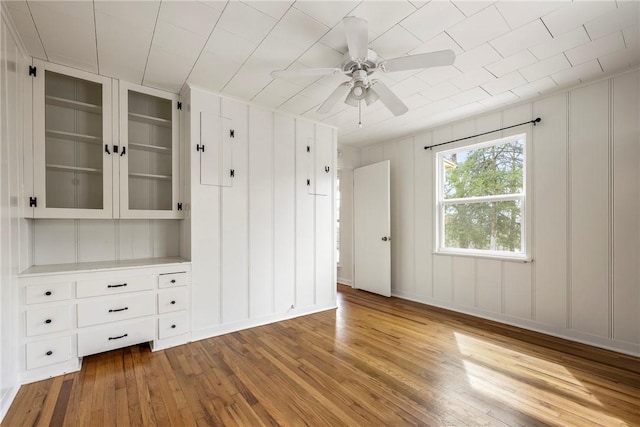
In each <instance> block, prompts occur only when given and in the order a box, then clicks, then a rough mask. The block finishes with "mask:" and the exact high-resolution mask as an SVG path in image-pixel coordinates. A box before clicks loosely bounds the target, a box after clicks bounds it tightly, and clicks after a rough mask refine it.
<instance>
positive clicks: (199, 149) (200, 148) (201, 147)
mask: <svg viewBox="0 0 640 427" xmlns="http://www.w3.org/2000/svg"><path fill="white" fill-rule="evenodd" d="M196 151H202V152H203V153H204V145H200V144H196Z"/></svg>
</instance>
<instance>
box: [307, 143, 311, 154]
mask: <svg viewBox="0 0 640 427" xmlns="http://www.w3.org/2000/svg"><path fill="white" fill-rule="evenodd" d="M310 152H311V147H310V146H309V145H307V153H310Z"/></svg>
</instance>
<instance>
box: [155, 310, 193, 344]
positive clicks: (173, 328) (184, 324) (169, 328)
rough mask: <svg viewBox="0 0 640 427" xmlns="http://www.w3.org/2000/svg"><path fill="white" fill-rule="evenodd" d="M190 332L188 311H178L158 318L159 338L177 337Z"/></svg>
mask: <svg viewBox="0 0 640 427" xmlns="http://www.w3.org/2000/svg"><path fill="white" fill-rule="evenodd" d="M187 332H189V320H188V316H187V312H182V313H176V314H172V315H169V316H165V317H161V318H159V319H158V339H160V340H163V339H166V338H171V337H175V336H177V335H182V334H186V333H187Z"/></svg>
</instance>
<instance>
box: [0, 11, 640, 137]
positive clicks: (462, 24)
mask: <svg viewBox="0 0 640 427" xmlns="http://www.w3.org/2000/svg"><path fill="white" fill-rule="evenodd" d="M6 3H7V6H8V10H9V12H10V14H11V17H12V18H13V21H14V22H15V24H16V27H17V29H18V32H19V33H20V36H21V38H22V40H23V41H24V44H25V46H26V48H27V50H28V52H29V54H30V55H31V56H33V57H35V58H41V59H45V60H49V61H51V62H55V63H59V64H64V65H68V66H71V67H75V68H80V69H83V70H87V71H91V72H94V73H99V74H103V75H106V76H110V77H116V78H120V79H124V80H127V81H130V82H135V83H140V84H144V85H147V86H151V87H156V88H160V89H164V90H168V91H171V92H179V91H180V90H181V88H182V87H183V86H184V85H185V84H188V83H190V84H194V85H196V86H199V87H202V88H206V89H209V90H212V91H215V92H220V93H223V94H227V95H230V96H233V97H237V98H241V99H245V100H248V101H252V102H254V103H256V104H260V105H264V106H267V107H272V108H276V109H279V110H282V111H286V112H289V113H293V114H298V115H302V116H305V117H309V118H310V119H313V120H318V121H322V122H325V123H328V124H331V125H334V126H337V127H338V138H339V142H340V143H341V144H352V145H357V146H364V145H368V144H372V143H376V142H379V141H382V140H387V139H392V138H397V137H400V136H403V135H406V134H409V133H414V132H416V131H418V130H420V129H423V128H426V127H430V126H433V125H436V124H439V123H443V122H446V121H450V120H454V119H455V118H457V117H461V116H466V115H469V114H475V113H479V112H482V111H487V110H490V109H494V108H496V107H499V106H502V105H506V104H510V103H515V102H519V101H520V100H522V99H526V98H531V97H534V96H538V95H539V94H545V93H548V92H553V91H556V90H558V89H559V88H562V87H568V86H572V85H575V84H578V83H580V82H581V81H587V80H593V79H597V78H600V77H602V76H604V75H607V74H613V73H616V72H619V71H622V70H624V69H627V68H629V67H635V66H637V64H638V63H639V61H640V35H639V33H638V28H639V21H640V10H639V2H638V1H622V0H618V1H615V0H608V1H573V2H571V1H498V2H493V1H456V0H452V1H443V0H432V1H401V0H398V1H301V0H298V1H295V2H293V1H247V2H239V1H229V2H225V1H202V2H196V1H51V0H49V1H31V0H29V1H24V0H22V1H8V2H6ZM348 15H353V16H358V17H361V18H366V19H367V20H368V22H369V40H370V48H371V49H373V50H375V51H376V52H377V53H378V55H380V56H381V57H383V58H387V59H388V58H392V57H397V56H402V55H406V54H417V53H423V52H430V51H435V50H443V49H452V50H453V51H455V53H456V55H457V57H456V61H455V63H454V64H453V65H452V66H446V67H437V68H431V69H427V70H420V71H409V72H407V71H405V72H398V73H389V74H384V75H382V76H381V75H380V74H381V73H377V74H376V77H378V78H380V79H382V80H383V81H384V82H385V83H387V85H388V86H390V87H391V89H392V90H393V91H394V92H395V93H396V94H397V95H398V96H400V98H401V99H403V100H404V102H405V103H406V104H407V105H408V106H409V112H408V113H406V114H404V115H402V116H399V117H394V116H393V115H392V114H391V113H390V112H389V111H388V110H387V109H386V108H385V107H384V106H383V105H382V104H381V103H380V102H376V103H375V104H373V105H371V106H369V107H363V119H362V120H363V128H362V129H359V128H358V126H357V122H358V110H357V108H354V107H349V106H347V105H345V104H342V103H340V104H338V105H337V106H336V107H335V108H334V110H332V111H331V112H330V113H328V114H325V115H320V114H318V113H316V109H317V108H318V106H319V105H320V104H321V103H322V102H323V101H324V99H325V98H326V97H327V96H328V95H329V94H330V93H331V92H332V91H333V89H334V88H335V87H336V86H337V85H338V84H340V83H341V82H343V81H346V80H347V78H346V77H344V76H341V75H333V76H327V77H322V78H318V77H305V78H295V79H287V80H285V79H278V80H273V79H272V78H271V76H270V72H271V71H273V70H277V69H286V68H305V67H332V66H336V65H339V64H340V63H341V61H342V56H343V54H344V53H345V52H346V50H347V46H346V40H345V38H344V32H343V28H342V22H341V21H342V18H343V17H344V16H348Z"/></svg>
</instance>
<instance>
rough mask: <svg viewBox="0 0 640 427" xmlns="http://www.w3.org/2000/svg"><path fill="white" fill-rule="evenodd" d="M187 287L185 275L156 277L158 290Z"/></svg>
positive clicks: (175, 274) (176, 274) (173, 274)
mask: <svg viewBox="0 0 640 427" xmlns="http://www.w3.org/2000/svg"><path fill="white" fill-rule="evenodd" d="M186 285H187V273H171V274H161V275H159V276H158V287H159V288H175V287H176V286H186Z"/></svg>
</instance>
